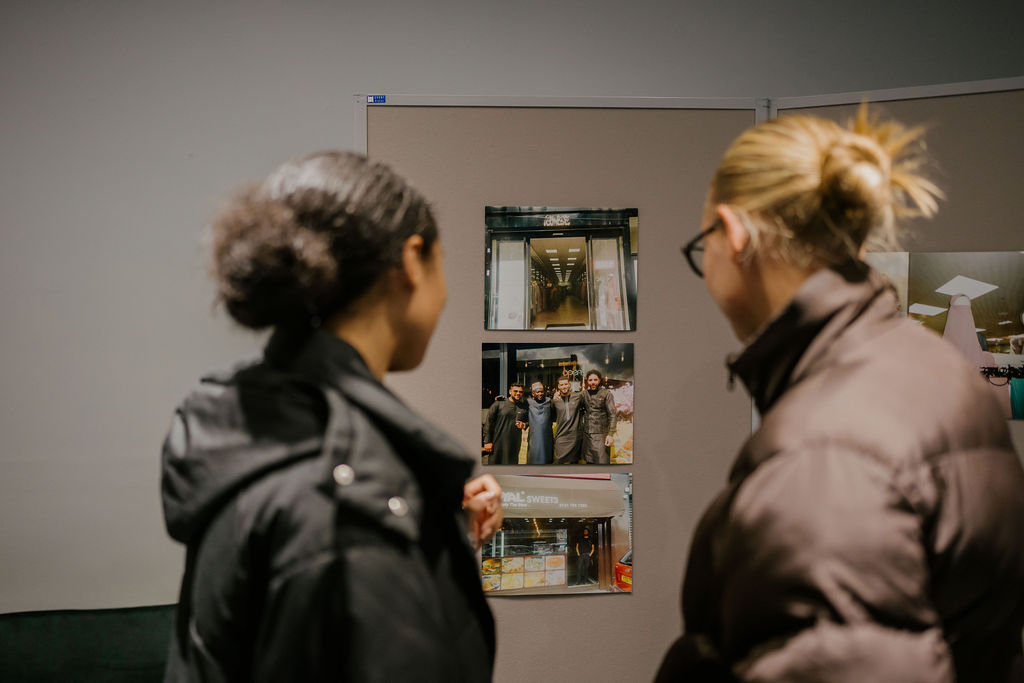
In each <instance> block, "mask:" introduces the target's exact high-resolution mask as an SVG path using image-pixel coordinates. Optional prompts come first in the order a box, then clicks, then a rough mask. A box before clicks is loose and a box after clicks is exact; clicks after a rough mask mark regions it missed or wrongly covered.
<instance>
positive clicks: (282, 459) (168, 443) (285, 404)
mask: <svg viewBox="0 0 1024 683" xmlns="http://www.w3.org/2000/svg"><path fill="white" fill-rule="evenodd" d="M326 387H330V388H331V389H334V390H335V391H337V392H339V393H340V394H342V395H343V397H344V398H345V399H346V400H347V402H349V403H351V404H353V405H354V406H355V407H356V408H357V409H359V410H360V411H361V412H362V413H364V414H365V415H366V416H367V417H368V418H369V419H370V420H371V421H372V422H374V423H375V424H377V425H378V426H379V427H380V428H381V430H382V431H383V432H384V433H386V434H387V435H388V438H389V440H390V441H391V442H392V444H393V446H394V447H395V451H396V452H397V453H398V454H399V455H400V457H401V458H402V460H403V461H404V465H405V466H406V467H407V468H408V469H409V470H410V471H411V472H414V473H415V475H416V477H417V479H419V480H420V481H421V484H422V485H424V486H434V487H435V488H434V491H436V492H437V493H438V494H439V496H440V499H441V500H443V501H444V502H445V503H446V504H448V505H451V506H458V505H459V504H461V500H462V486H463V483H464V482H465V480H466V479H467V478H468V477H469V475H470V474H471V473H472V471H473V467H474V461H473V459H472V458H471V456H469V455H468V454H466V453H465V451H464V450H463V449H462V447H461V446H460V445H459V444H458V443H457V442H455V441H454V439H452V438H451V437H450V436H448V435H447V434H446V433H444V432H443V431H442V430H440V429H438V428H437V427H435V426H434V425H432V424H431V423H429V422H428V421H427V420H425V419H424V418H422V417H421V416H419V415H417V414H415V413H414V412H413V411H411V410H410V409H409V408H408V407H407V406H406V405H405V404H404V403H403V402H402V401H401V400H400V399H398V398H397V397H396V396H395V395H394V394H392V393H391V392H390V391H388V389H386V388H385V387H384V386H383V385H382V384H381V383H380V382H378V381H377V380H376V378H374V377H373V375H372V374H371V373H370V371H369V369H368V368H367V367H366V363H365V362H364V361H363V359H362V357H361V356H360V355H359V353H358V352H357V351H356V350H355V349H354V348H352V347H351V346H350V345H349V344H347V343H345V342H344V341H341V340H340V339H337V338H336V337H334V336H333V335H331V334H330V333H327V332H324V331H320V330H317V331H313V332H303V333H298V334H289V333H284V332H278V333H276V334H275V335H274V336H273V337H272V338H271V340H270V342H269V343H268V345H267V348H266V351H265V353H264V357H263V359H262V360H261V361H259V362H256V363H253V364H250V365H246V366H242V367H239V368H237V369H235V370H234V371H232V372H229V373H226V374H224V375H211V376H208V377H204V378H203V379H202V380H201V381H200V384H199V386H198V387H197V388H196V389H195V390H194V391H193V392H192V393H191V394H190V395H189V396H188V397H187V398H186V399H185V400H184V401H183V402H182V404H181V405H180V406H179V407H178V408H177V410H176V411H175V414H174V417H173V419H172V422H171V427H170V430H169V432H168V434H167V438H166V439H165V441H164V445H163V454H162V475H161V488H162V497H163V508H164V520H165V523H166V526H167V531H168V533H169V534H170V536H171V537H172V538H174V539H175V540H177V541H180V542H182V543H186V544H188V543H191V542H192V541H193V540H194V539H196V537H197V536H198V535H200V534H202V532H203V530H204V529H205V528H206V526H207V525H208V524H209V522H210V520H211V519H212V518H213V517H214V516H215V515H216V514H217V512H218V511H219V510H220V509H221V508H222V507H223V506H224V505H225V504H226V503H227V502H228V501H230V500H231V499H232V498H233V497H234V496H235V495H237V493H238V492H239V491H240V490H242V489H244V488H245V487H246V486H248V485H249V484H250V483H252V482H254V481H255V480H257V479H259V478H261V477H262V476H264V475H266V474H268V473H269V472H271V471H273V470H275V469H278V468H281V467H285V466H287V465H289V464H291V463H294V462H296V461H298V460H301V459H304V458H309V457H315V456H318V455H319V454H320V451H321V449H322V448H323V447H324V430H325V428H326V426H327V424H328V418H329V413H330V409H329V407H328V401H327V399H326V397H325V394H324V389H325V388H326ZM364 456H365V457H372V456H373V454H364ZM331 470H332V467H331V466H328V467H325V470H324V486H323V487H322V488H323V490H324V491H326V492H330V491H333V490H334V486H333V482H332V479H331ZM410 521H411V520H410ZM409 531H410V532H411V530H409Z"/></svg>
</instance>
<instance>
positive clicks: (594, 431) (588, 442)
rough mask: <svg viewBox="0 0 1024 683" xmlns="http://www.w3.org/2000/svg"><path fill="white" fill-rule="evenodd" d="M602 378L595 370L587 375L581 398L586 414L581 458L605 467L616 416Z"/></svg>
mask: <svg viewBox="0 0 1024 683" xmlns="http://www.w3.org/2000/svg"><path fill="white" fill-rule="evenodd" d="M603 381H604V377H602V376H601V373H600V372H598V371H597V370H591V371H590V372H588V373H587V390H586V391H585V392H584V396H583V406H584V410H585V412H586V428H585V429H586V434H585V435H584V437H583V458H584V459H585V460H586V461H587V464H595V463H596V464H598V465H607V464H609V463H610V461H611V451H610V450H609V449H610V448H611V445H612V443H613V442H614V441H615V439H614V437H612V433H613V432H614V431H615V423H616V421H617V420H618V416H617V414H616V412H615V398H614V397H613V396H612V392H610V391H608V388H607V387H603V386H601V382H603Z"/></svg>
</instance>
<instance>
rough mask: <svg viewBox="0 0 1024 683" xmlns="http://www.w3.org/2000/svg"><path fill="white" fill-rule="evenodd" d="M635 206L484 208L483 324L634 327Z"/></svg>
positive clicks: (504, 326) (549, 327)
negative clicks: (625, 207) (605, 207)
mask: <svg viewBox="0 0 1024 683" xmlns="http://www.w3.org/2000/svg"><path fill="white" fill-rule="evenodd" d="M637 216H638V214H637V210H636V209H579V208H554V207H543V206H488V207H485V208H484V224H485V226H486V227H485V232H484V299H485V304H484V327H485V328H486V329H488V330H561V329H568V330H635V329H636V267H637V266H636V259H637Z"/></svg>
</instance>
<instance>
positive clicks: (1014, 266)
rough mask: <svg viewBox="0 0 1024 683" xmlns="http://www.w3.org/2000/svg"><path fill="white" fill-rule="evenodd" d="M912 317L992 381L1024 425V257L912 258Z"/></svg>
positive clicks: (988, 254)
mask: <svg viewBox="0 0 1024 683" xmlns="http://www.w3.org/2000/svg"><path fill="white" fill-rule="evenodd" d="M909 271H910V273H909V274H910V277H909V283H908V288H907V301H908V304H909V305H908V307H907V312H908V314H909V316H910V318H911V319H913V320H915V321H916V322H917V323H918V324H919V325H922V326H924V327H927V328H928V329H930V330H933V331H934V332H935V333H936V334H939V335H941V336H942V337H943V338H944V339H946V340H947V341H949V342H950V343H951V344H953V345H954V346H955V347H956V348H957V349H958V350H959V351H960V352H961V353H962V354H963V355H964V357H965V358H967V360H968V362H969V363H971V364H972V365H975V366H977V367H978V371H979V372H980V373H981V374H982V375H983V376H984V377H985V379H987V380H988V383H989V384H990V385H991V387H992V393H993V394H995V396H996V398H997V399H998V401H999V405H1000V406H1001V407H1002V410H1003V411H1004V412H1005V413H1006V417H1007V418H1008V419H1014V420H1022V419H1024V252H1020V251H1010V252H951V253H913V252H912V253H911V254H910V264H909Z"/></svg>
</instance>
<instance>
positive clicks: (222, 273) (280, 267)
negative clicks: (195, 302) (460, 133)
mask: <svg viewBox="0 0 1024 683" xmlns="http://www.w3.org/2000/svg"><path fill="white" fill-rule="evenodd" d="M412 235H421V236H422V237H423V241H424V253H428V252H429V250H430V248H431V247H432V245H433V243H434V241H435V240H436V239H437V225H436V223H435V222H434V216H433V214H432V212H431V210H430V207H429V205H428V204H427V202H426V200H425V199H424V198H423V197H422V196H421V195H420V194H419V193H418V192H416V190H414V189H413V188H411V187H409V185H407V184H406V182H405V181H404V180H403V179H402V178H400V177H399V176H398V175H397V174H396V173H395V172H394V171H392V170H391V169H390V168H388V167H387V166H385V165H383V164H379V163H373V162H370V161H368V160H367V159H366V158H365V157H363V156H361V155H358V154H353V153H349V152H336V151H327V152H317V153H315V154H312V155H310V156H308V157H306V158H304V159H301V160H299V161H293V162H289V163H286V164H284V165H283V166H281V167H280V168H278V169H277V170H276V171H274V172H273V173H272V174H271V175H270V176H269V177H268V178H267V179H266V180H265V181H263V182H262V183H260V184H258V185H255V186H252V187H248V188H246V189H244V190H242V191H240V192H238V193H237V194H236V195H235V197H234V198H233V199H232V200H231V202H230V203H229V205H228V206H227V207H226V209H225V210H224V211H223V212H222V213H221V214H220V215H219V216H218V218H217V219H216V221H215V222H214V224H213V230H212V243H213V244H212V257H213V264H212V270H213V276H214V279H215V281H216V285H217V298H218V300H220V301H222V302H223V303H224V305H225V307H226V308H227V310H228V313H229V314H230V315H231V317H232V318H233V319H234V320H235V321H237V322H238V323H239V324H241V325H243V326H245V327H248V328H251V329H262V328H265V327H289V326H296V325H307V324H310V323H311V321H312V323H313V324H315V323H316V321H317V320H323V319H326V318H327V317H330V316H332V315H334V314H336V313H339V312H342V311H344V310H345V309H346V308H348V307H349V306H351V305H352V304H353V303H354V302H356V301H357V300H359V299H360V297H362V296H363V295H364V294H366V293H367V291H368V290H369V289H370V288H371V287H372V286H373V285H374V284H375V283H376V282H377V281H378V280H379V279H380V278H381V277H382V276H383V275H384V274H385V273H386V272H387V271H388V270H390V269H391V268H393V267H395V266H397V265H398V264H399V262H400V260H401V253H402V247H403V245H404V244H405V241H406V240H407V239H408V238H409V237H411V236H412Z"/></svg>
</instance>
